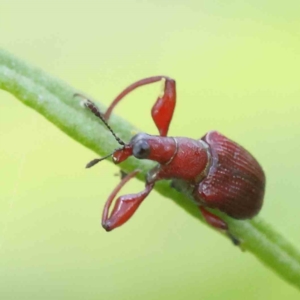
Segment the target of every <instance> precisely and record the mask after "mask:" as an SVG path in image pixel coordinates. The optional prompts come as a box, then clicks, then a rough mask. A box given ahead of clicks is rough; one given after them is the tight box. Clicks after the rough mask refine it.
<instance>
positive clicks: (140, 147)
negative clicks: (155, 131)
mask: <svg viewBox="0 0 300 300" xmlns="http://www.w3.org/2000/svg"><path fill="white" fill-rule="evenodd" d="M149 138H150V136H149V135H148V134H146V133H138V134H137V135H135V136H134V137H133V138H132V139H131V141H130V143H129V144H130V145H132V154H133V156H134V157H136V158H138V159H147V158H149V155H150V149H151V147H150V139H149Z"/></svg>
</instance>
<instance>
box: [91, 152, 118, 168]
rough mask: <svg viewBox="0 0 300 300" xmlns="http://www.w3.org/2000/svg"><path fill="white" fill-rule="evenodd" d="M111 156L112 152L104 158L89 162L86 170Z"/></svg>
mask: <svg viewBox="0 0 300 300" xmlns="http://www.w3.org/2000/svg"><path fill="white" fill-rule="evenodd" d="M112 154H113V152H112V153H110V154H108V155H106V156H104V157H101V158H95V159H93V160H91V161H90V162H89V163H88V164H87V165H86V166H85V167H86V168H87V169H88V168H91V167H93V166H94V165H96V164H97V163H98V162H100V161H102V160H104V159H106V158H108V157H110V156H112Z"/></svg>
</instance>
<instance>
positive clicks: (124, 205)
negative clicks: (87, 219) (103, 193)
mask: <svg viewBox="0 0 300 300" xmlns="http://www.w3.org/2000/svg"><path fill="white" fill-rule="evenodd" d="M138 173H139V170H135V171H133V172H131V173H129V174H128V175H126V176H125V177H124V178H123V179H122V180H121V182H120V183H119V184H118V185H117V187H116V188H115V189H114V190H113V192H112V193H111V194H110V196H109V197H108V199H107V201H106V203H105V206H104V210H103V214H102V226H103V228H104V229H105V230H106V231H111V230H113V229H115V228H116V227H119V226H121V225H123V224H124V223H125V222H127V221H128V220H129V219H130V218H131V217H132V215H133V214H134V213H135V211H136V210H137V209H138V207H139V206H140V204H141V203H142V202H143V200H144V199H145V198H146V197H147V196H148V194H149V193H150V192H151V190H152V188H153V186H154V183H151V184H149V183H146V187H145V189H144V190H143V191H142V192H140V193H137V194H128V195H124V196H120V197H119V198H118V199H117V200H116V202H115V205H114V208H113V210H112V212H111V214H110V215H109V208H110V206H111V204H112V202H113V200H114V198H115V196H116V195H117V193H118V192H119V191H120V189H121V188H122V187H123V186H124V185H125V184H126V183H127V182H128V181H129V180H130V179H131V178H133V177H134V176H135V175H136V174H138Z"/></svg>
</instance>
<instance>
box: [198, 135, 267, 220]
mask: <svg viewBox="0 0 300 300" xmlns="http://www.w3.org/2000/svg"><path fill="white" fill-rule="evenodd" d="M203 140H204V141H205V142H207V144H208V145H209V146H210V149H211V153H212V166H211V169H210V171H209V174H208V175H207V177H206V178H205V179H204V180H203V181H202V182H201V184H200V185H199V189H198V192H199V194H200V197H201V198H202V199H203V200H204V201H205V204H206V205H207V206H208V207H211V208H218V209H219V210H221V211H223V212H225V213H226V214H228V215H229V216H231V217H234V218H236V219H247V218H251V217H253V216H255V215H256V214H257V213H258V212H259V210H260V209H261V207H262V203H263V197H264V191H265V175H264V172H263V170H262V168H261V166H260V165H259V163H258V162H257V160H256V159H255V158H254V157H253V156H252V155H251V154H250V153H249V152H248V151H247V150H245V149H244V148H243V147H242V146H240V145H238V144H237V143H235V142H233V141H231V140H230V139H228V138H226V137H225V136H223V135H222V134H220V133H218V132H216V131H211V132H209V133H207V134H206V135H205V136H204V137H203Z"/></svg>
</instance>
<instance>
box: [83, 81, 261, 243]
mask: <svg viewBox="0 0 300 300" xmlns="http://www.w3.org/2000/svg"><path fill="white" fill-rule="evenodd" d="M160 80H164V84H165V86H164V91H163V94H162V95H161V96H160V97H159V98H158V99H157V101H156V103H155V104H154V106H153V108H152V118H153V120H154V122H155V124H156V127H157V128H158V131H159V133H160V135H158V136H155V135H149V134H146V133H139V134H137V135H135V136H134V137H133V138H132V139H131V141H130V142H129V143H128V144H126V143H124V142H123V141H122V140H121V139H120V138H118V137H117V136H116V134H115V133H114V132H113V131H112V129H111V128H110V127H109V125H108V124H107V120H108V119H109V116H110V114H111V112H112V110H113V108H114V107H115V105H116V104H117V103H118V102H119V101H120V100H121V99H122V98H123V97H124V96H126V95H127V94H128V93H129V92H131V91H132V90H134V89H136V88H137V87H140V86H142V85H146V84H150V83H153V82H157V81H160ZM175 103H176V89H175V81H174V80H173V79H170V78H168V77H166V76H156V77H149V78H146V79H142V80H140V81H137V82H136V83H134V84H132V85H130V86H129V87H127V88H126V89H125V90H124V91H123V92H122V93H120V94H119V95H118V96H117V97H116V98H115V100H114V101H113V102H112V104H111V105H110V107H109V108H108V110H107V111H106V113H105V114H103V115H102V114H101V113H100V111H99V110H98V108H97V107H96V106H95V104H94V103H93V102H91V101H90V100H86V101H85V106H86V107H87V108H88V109H90V110H91V111H92V112H93V113H94V114H95V115H96V116H97V117H98V118H100V119H101V120H102V121H103V122H104V123H105V125H106V126H107V127H108V129H109V130H110V131H111V132H112V134H113V135H114V136H115V138H116V140H117V141H118V142H119V144H120V145H121V146H122V147H121V148H119V149H117V150H115V151H114V152H113V153H112V154H111V155H112V159H113V161H114V162H115V163H116V164H117V163H121V162H122V161H124V160H126V159H127V158H128V157H129V156H132V155H133V156H134V157H136V158H137V159H149V160H152V161H156V162H157V163H158V164H157V166H156V167H154V168H153V169H152V170H150V171H149V172H148V174H147V176H146V186H145V189H144V190H143V191H142V192H140V193H137V194H128V195H124V196H120V197H119V198H118V199H117V200H116V202H115V205H114V208H113V209H112V212H111V213H110V214H109V208H110V206H111V204H112V202H113V199H114V198H115V196H116V195H117V193H118V192H119V190H120V189H121V188H122V187H123V186H124V184H126V182H128V180H130V179H131V178H133V177H134V176H135V175H136V174H137V173H138V172H139V171H138V170H135V171H133V172H132V173H130V174H128V175H127V176H125V177H124V178H123V179H122V180H121V182H120V183H119V185H118V186H117V187H116V188H115V189H114V190H113V192H112V193H111V195H110V196H109V198H108V200H107V202H106V204H105V207H104V211H103V215H102V225H103V227H104V228H105V229H106V230H107V231H110V230H112V229H114V228H116V227H118V226H121V225H123V224H124V223H125V222H126V221H127V220H129V219H130V218H131V216H132V215H133V214H134V212H135V211H136V210H137V208H138V207H139V205H140V204H141V203H142V201H143V200H144V199H145V198H146V197H147V196H148V194H149V193H150V192H151V190H152V189H153V187H154V185H155V182H156V181H158V180H163V179H172V180H173V184H172V185H173V186H174V187H175V188H177V189H178V190H187V191H188V192H189V194H190V195H192V197H193V200H194V202H195V203H196V205H198V206H199V209H200V211H201V213H202V215H203V216H204V218H205V220H206V221H207V222H208V223H209V224H210V225H211V226H213V227H214V228H216V229H219V230H222V231H225V232H226V233H227V234H228V235H229V237H230V238H231V239H232V241H233V242H234V243H235V244H238V243H239V241H238V239H237V238H235V237H234V236H233V235H232V234H231V233H230V231H229V229H228V225H227V223H226V222H225V221H223V220H222V219H221V218H220V217H218V216H216V215H214V214H213V213H211V212H209V211H208V210H207V209H206V208H214V209H219V210H220V211H222V212H224V213H226V214H228V215H229V216H231V217H233V218H236V219H247V218H252V217H253V216H255V215H256V214H257V213H258V212H259V210H260V209H261V207H262V203H263V197H264V190H265V175H264V172H263V170H262V168H261V166H260V165H259V163H258V162H257V161H256V159H255V158H254V157H253V156H252V155H251V154H250V153H249V152H248V151H247V150H245V149H244V148H243V147H242V146H240V145H239V144H237V143H235V142H233V141H231V140H230V139H228V138H227V137H225V136H223V135H222V134H220V133H218V132H217V131H210V132H208V133H207V134H206V135H204V136H203V137H202V138H201V139H198V140H195V139H191V138H186V137H168V136H167V133H168V129H169V125H170V122H171V120H172V116H173V112H174V109H175ZM109 156H110V155H109ZM107 157H108V156H107ZM105 158H106V157H105ZM102 159H103V158H102ZM102 159H96V160H93V161H92V162H90V163H89V164H88V165H87V167H91V166H93V165H94V164H96V163H97V162H99V161H101V160H102Z"/></svg>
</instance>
